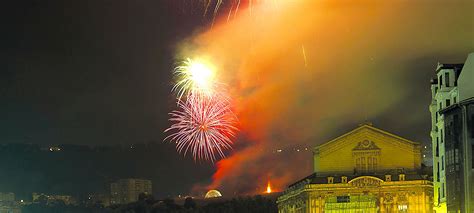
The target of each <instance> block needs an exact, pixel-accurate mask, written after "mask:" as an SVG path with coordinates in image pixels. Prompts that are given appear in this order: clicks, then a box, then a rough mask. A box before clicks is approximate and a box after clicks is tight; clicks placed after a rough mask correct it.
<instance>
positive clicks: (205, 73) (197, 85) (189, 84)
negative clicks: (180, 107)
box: [173, 58, 218, 100]
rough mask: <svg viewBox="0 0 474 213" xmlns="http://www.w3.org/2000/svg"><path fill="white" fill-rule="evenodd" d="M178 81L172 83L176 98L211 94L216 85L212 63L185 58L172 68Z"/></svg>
mask: <svg viewBox="0 0 474 213" xmlns="http://www.w3.org/2000/svg"><path fill="white" fill-rule="evenodd" d="M174 74H175V76H176V77H177V78H178V82H177V83H176V84H175V85H174V87H173V91H176V93H177V95H178V100H181V99H182V97H183V95H187V96H189V95H191V94H200V95H205V96H213V94H214V89H215V87H216V86H217V85H218V84H217V82H216V79H215V72H214V68H213V67H212V65H210V64H209V63H206V62H204V61H201V60H193V59H190V58H187V59H186V60H185V61H183V63H182V65H180V66H177V67H176V68H175V69H174Z"/></svg>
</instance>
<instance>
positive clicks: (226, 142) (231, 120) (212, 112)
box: [165, 95, 237, 162]
mask: <svg viewBox="0 0 474 213" xmlns="http://www.w3.org/2000/svg"><path fill="white" fill-rule="evenodd" d="M178 107H179V108H180V110H175V111H173V112H171V113H169V114H170V116H171V118H170V119H169V120H170V121H172V122H173V123H174V124H172V125H171V127H170V128H168V129H166V130H165V132H173V133H172V134H170V135H169V136H168V137H167V138H166V139H165V140H167V139H169V140H170V141H172V142H175V143H176V149H177V150H178V152H179V153H183V154H184V155H186V154H187V153H191V154H192V155H193V156H194V159H195V160H198V159H204V160H209V161H211V162H214V161H215V160H216V159H217V158H218V157H220V158H224V157H225V154H224V151H225V150H228V149H231V148H232V143H233V142H232V140H231V138H233V137H235V133H236V131H237V128H236V127H235V124H236V122H237V119H236V116H235V115H234V114H233V113H232V110H231V109H230V105H229V104H228V102H226V101H224V102H223V101H221V100H219V99H218V98H214V97H212V96H211V97H207V96H194V95H191V96H188V98H187V99H186V101H178Z"/></svg>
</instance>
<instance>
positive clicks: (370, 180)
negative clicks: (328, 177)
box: [349, 176, 383, 188]
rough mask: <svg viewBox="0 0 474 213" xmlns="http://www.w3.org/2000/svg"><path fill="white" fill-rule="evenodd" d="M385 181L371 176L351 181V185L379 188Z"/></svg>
mask: <svg viewBox="0 0 474 213" xmlns="http://www.w3.org/2000/svg"><path fill="white" fill-rule="evenodd" d="M382 182H383V180H380V179H379V178H376V177H371V176H362V177H358V178H355V179H352V180H351V181H349V184H350V185H352V186H355V187H362V188H363V187H379V186H380V184H381V183H382Z"/></svg>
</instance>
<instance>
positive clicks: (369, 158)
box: [367, 157, 372, 172]
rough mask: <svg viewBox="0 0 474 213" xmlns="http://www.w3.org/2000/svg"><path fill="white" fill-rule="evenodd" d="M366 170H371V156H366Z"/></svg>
mask: <svg viewBox="0 0 474 213" xmlns="http://www.w3.org/2000/svg"><path fill="white" fill-rule="evenodd" d="M367 170H368V171H369V172H371V171H372V158H371V157H368V158H367Z"/></svg>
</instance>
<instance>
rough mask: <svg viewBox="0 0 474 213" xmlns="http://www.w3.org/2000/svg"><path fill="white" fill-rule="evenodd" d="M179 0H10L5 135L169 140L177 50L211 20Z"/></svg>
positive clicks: (4, 56)
mask: <svg viewBox="0 0 474 213" xmlns="http://www.w3.org/2000/svg"><path fill="white" fill-rule="evenodd" d="M170 2H172V1H95V0H93V1H33V0H32V1H11V2H10V3H7V4H5V3H4V4H3V5H2V9H1V10H2V12H1V14H2V18H1V21H2V24H1V26H2V33H1V35H0V44H1V49H2V50H1V59H0V60H1V70H2V71H1V74H0V75H1V80H0V85H1V86H0V95H1V97H2V98H1V99H0V107H1V114H0V118H1V119H0V129H1V130H0V141H1V142H2V143H18V142H22V143H23V142H26V143H42V144H62V143H74V144H90V145H93V144H117V143H122V144H123V143H134V142H143V141H149V140H154V141H160V140H161V138H162V131H163V130H164V128H165V127H166V126H167V125H168V124H167V121H166V120H167V113H166V112H168V111H170V109H172V107H173V101H174V100H173V98H171V94H170V90H171V83H172V82H171V79H170V74H171V72H170V70H172V67H173V63H174V60H173V57H174V54H173V51H174V47H175V45H176V43H177V42H178V41H180V40H181V39H183V38H184V37H185V36H186V35H188V34H190V33H191V32H193V31H194V30H196V28H197V27H199V26H200V24H202V23H201V22H202V21H201V19H199V18H197V17H193V13H192V11H191V12H186V13H183V11H182V9H181V8H179V7H178V6H179V5H178V4H171V3H170ZM196 20H197V21H196Z"/></svg>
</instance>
